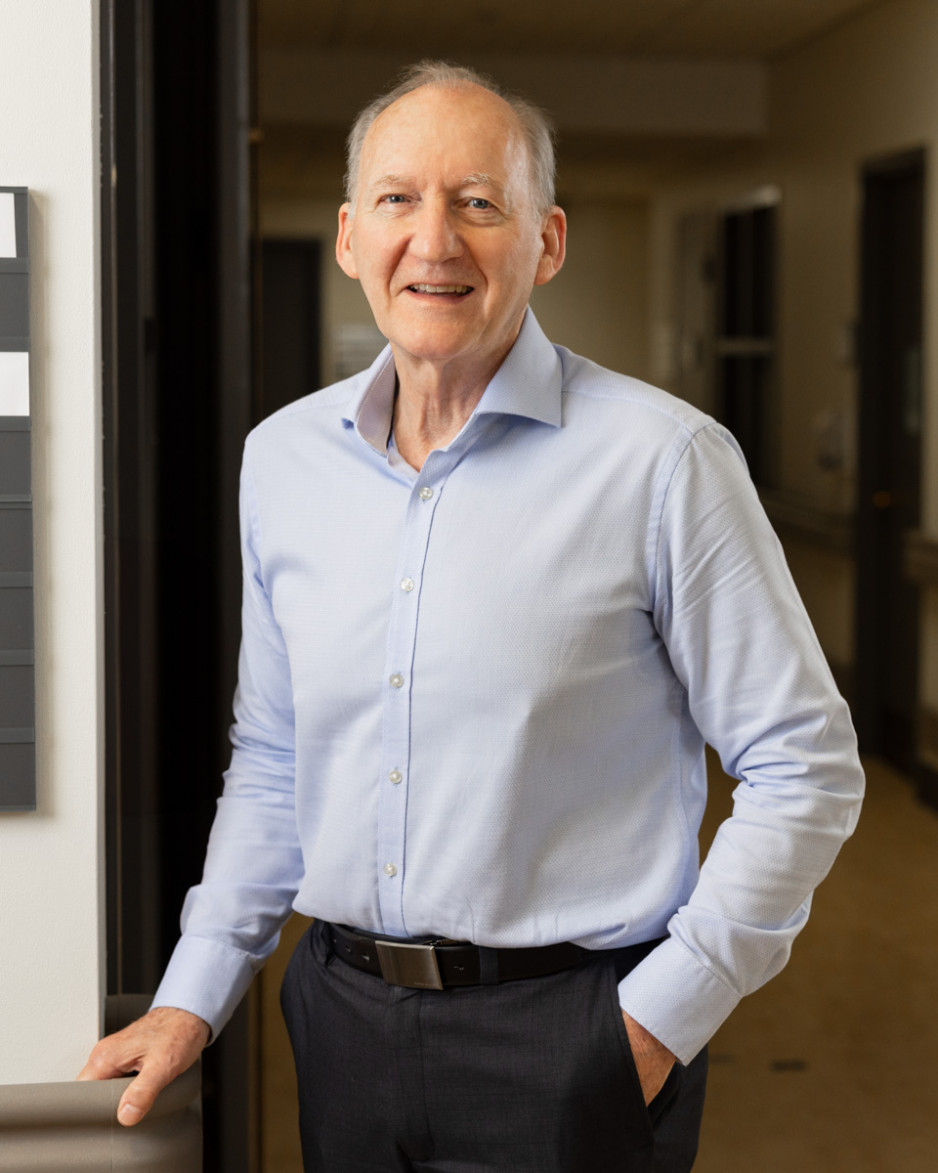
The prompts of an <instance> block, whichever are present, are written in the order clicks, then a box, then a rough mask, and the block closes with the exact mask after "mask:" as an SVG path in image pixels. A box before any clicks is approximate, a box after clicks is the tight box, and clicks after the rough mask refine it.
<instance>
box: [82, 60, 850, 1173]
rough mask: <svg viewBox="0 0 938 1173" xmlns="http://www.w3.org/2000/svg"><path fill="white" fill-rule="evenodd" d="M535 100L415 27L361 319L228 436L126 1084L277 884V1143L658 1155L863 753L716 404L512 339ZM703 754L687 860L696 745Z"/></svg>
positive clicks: (521, 1163)
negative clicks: (189, 856) (177, 867)
mask: <svg viewBox="0 0 938 1173" xmlns="http://www.w3.org/2000/svg"><path fill="white" fill-rule="evenodd" d="M553 172H554V165H553V149H552V143H551V135H550V131H549V128H548V125H547V123H546V122H545V120H544V117H543V115H542V114H541V113H540V112H539V111H537V110H536V109H535V108H533V107H531V106H530V105H529V104H527V103H526V102H524V101H522V100H520V99H515V98H506V97H505V96H504V95H502V93H501V92H500V91H499V90H498V89H497V87H494V86H493V85H492V84H491V83H489V82H488V81H486V80H485V79H482V78H480V77H479V76H477V75H476V74H474V73H471V72H469V71H467V70H463V69H460V68H456V67H452V66H448V65H444V64H440V63H434V62H426V63H422V64H421V65H419V66H416V67H414V69H412V70H411V71H409V73H408V74H407V76H406V77H405V79H404V81H403V82H402V83H401V85H400V86H398V87H397V88H396V89H395V90H393V91H391V92H390V93H389V94H387V95H385V96H384V97H382V98H380V99H378V100H376V101H375V102H374V103H372V105H371V106H369V107H368V108H367V109H366V110H365V111H364V112H363V113H362V115H361V116H360V117H359V119H358V121H357V122H356V124H355V126H354V127H353V130H352V134H351V136H350V140H349V174H348V200H347V202H346V203H345V204H344V205H343V206H342V208H341V210H340V212H339V231H338V240H337V246H336V255H337V259H338V262H339V264H340V265H341V267H342V268H343V270H344V271H345V272H346V273H347V274H348V275H349V276H350V277H353V278H355V279H357V280H359V281H360V282H361V284H362V287H363V289H364V291H365V294H366V296H367V298H368V301H369V304H370V306H371V308H372V311H373V312H374V316H375V320H376V321H377V323H378V326H379V327H380V329H381V331H382V332H383V333H384V334H385V336H386V337H387V339H388V343H389V345H388V348H387V349H386V350H385V352H384V353H383V354H382V355H380V356H379V358H378V359H377V360H376V361H375V363H374V364H373V365H372V367H371V368H370V369H369V370H367V371H364V372H362V374H360V375H358V376H356V377H355V378H352V379H349V380H346V381H344V382H342V383H338V384H336V385H334V386H332V387H329V388H326V389H325V390H323V391H320V392H318V393H317V394H315V395H312V396H309V397H308V398H306V399H303V400H300V401H298V402H297V403H295V404H293V405H291V406H290V407H288V408H286V409H284V410H283V411H281V412H279V413H277V414H276V415H275V416H273V417H271V418H270V419H269V420H267V421H266V422H265V423H263V424H262V425H261V426H260V427H259V428H257V429H256V430H255V431H254V432H253V433H252V435H251V436H250V437H249V439H248V442H247V445H246V448H245V458H244V468H243V476H242V502H241V504H242V510H241V513H242V536H243V559H244V608H243V639H242V650H241V660H240V669H239V686H238V692H237V695H236V698H235V724H234V726H233V728H232V744H233V755H232V763H231V768H230V770H229V771H228V773H227V775H226V781H225V789H224V794H223V797H222V798H221V799H220V801H219V809H218V815H217V818H216V822H215V825H214V828H213V831H212V838H211V842H210V845H209V850H208V856H207V859H206V865H205V873H204V876H203V880H202V883H201V884H200V885H199V886H198V887H197V888H194V889H193V890H192V891H191V892H190V894H189V897H188V898H187V901H186V906H185V910H184V914H183V936H182V939H181V941H180V943H179V945H178V947H177V949H176V952H175V953H174V955H173V958H172V960H171V962H170V965H169V968H168V970H167V973H166V975H165V978H164V980H163V983H162V985H161V987H160V990H159V991H158V993H157V997H156V999H155V1002H154V1008H153V1009H152V1010H151V1011H150V1012H149V1014H147V1015H146V1016H145V1017H144V1018H143V1019H141V1020H140V1021H139V1022H138V1023H136V1024H134V1025H133V1026H131V1027H129V1028H128V1029H127V1030H125V1031H123V1032H121V1033H119V1034H117V1035H115V1036H111V1037H110V1038H108V1039H105V1040H103V1041H102V1042H101V1043H99V1044H98V1046H97V1047H96V1048H95V1050H94V1052H93V1053H92V1057H91V1059H90V1060H89V1063H88V1065H87V1067H86V1068H85V1071H84V1072H83V1073H82V1074H83V1077H84V1078H108V1077H111V1076H114V1075H118V1074H121V1073H124V1072H128V1071H138V1072H139V1075H138V1076H137V1078H136V1079H135V1080H134V1081H133V1083H132V1084H131V1085H130V1087H129V1088H128V1089H127V1091H126V1093H125V1095H124V1098H123V1100H122V1103H121V1107H120V1109H119V1118H120V1119H121V1120H122V1122H123V1123H126V1124H132V1123H135V1122H136V1121H137V1120H139V1119H140V1118H141V1116H142V1115H143V1114H145V1112H146V1111H148V1110H149V1107H150V1106H151V1105H152V1102H153V1099H154V1097H155V1096H156V1094H157V1092H158V1091H159V1089H160V1088H161V1087H163V1086H165V1084H166V1083H167V1082H168V1080H169V1079H171V1078H173V1076H174V1075H175V1074H177V1073H178V1072H180V1071H181V1070H183V1069H184V1068H185V1067H186V1066H188V1065H189V1064H190V1063H191V1062H193V1061H194V1059H195V1058H196V1056H197V1055H198V1053H199V1051H200V1050H201V1049H202V1047H203V1046H204V1045H205V1044H206V1043H207V1041H208V1039H209V1038H210V1036H211V1034H213V1033H216V1034H217V1032H218V1031H219V1030H221V1028H222V1027H223V1025H224V1023H225V1022H226V1021H227V1019H228V1017H229V1016H230V1014H231V1012H232V1010H233V1009H234V1007H235V1005H236V1004H237V1002H238V1000H239V999H240V998H241V997H242V995H243V994H244V992H245V990H246V989H247V987H248V985H249V984H250V981H251V979H252V977H253V974H254V973H255V972H256V970H257V969H258V968H259V967H260V966H261V965H262V964H263V961H264V959H265V958H266V957H267V956H268V955H269V953H270V951H271V950H272V949H273V948H274V946H275V944H276V940H277V934H278V931H279V928H280V926H281V925H282V923H283V922H284V920H285V919H286V918H287V917H288V916H289V914H290V911H291V908H296V909H298V910H299V911H301V912H303V913H306V914H307V915H310V916H312V917H314V918H316V919H315V923H314V925H313V927H312V929H311V930H310V932H309V933H308V934H307V936H306V937H305V938H304V939H303V941H302V942H301V944H300V946H299V948H298V949H297V951H296V953H295V955H294V957H293V959H292V961H291V963H290V967H289V969H288V972H287V976H286V980H285V983H284V989H283V1006H284V1013H285V1016H286V1019H287V1024H288V1027H289V1030H290V1035H291V1039H292V1042H293V1048H294V1053H295V1057H296V1063H297V1072H298V1081H299V1090H300V1123H301V1131H302V1138H303V1151H304V1161H305V1167H306V1169H307V1170H318V1171H327V1173H352V1171H357V1173H371V1171H373V1173H392V1171H393V1173H400V1171H405V1170H415V1171H416V1170H419V1171H425V1173H431V1171H436V1173H482V1171H483V1170H487V1171H488V1170H498V1171H500V1173H619V1171H621V1173H626V1171H632V1170H635V1171H638V1170H658V1171H664V1173H683V1171H686V1170H689V1169H690V1168H691V1166H692V1164H693V1161H694V1155H695V1152H696V1145H697V1135H698V1131H699V1124H700V1114H701V1110H702V1106H703V1095H704V1083H705V1073H706V1043H707V1040H708V1039H709V1038H710V1036H711V1035H712V1034H713V1032H714V1031H715V1030H716V1029H717V1027H718V1026H719V1025H720V1023H721V1022H722V1021H723V1020H724V1019H725V1017H726V1016H727V1015H728V1014H729V1013H730V1012H731V1011H732V1009H733V1008H734V1006H735V1005H736V1004H737V1002H738V1001H739V999H740V998H741V997H742V996H743V995H744V994H746V993H748V992H750V991H751V990H754V989H755V988H756V987H758V986H759V985H761V984H762V983H763V982H765V981H766V980H767V979H768V978H770V977H771V976H772V975H773V974H774V973H776V972H778V970H779V969H781V967H782V966H783V965H784V963H785V961H786V960H787V957H788V952H789V948H790V946H791V942H792V940H793V939H794V937H795V936H796V935H797V933H798V931H799V930H800V929H801V927H802V926H803V924H804V922H805V920H806V918H807V914H808V909H809V905H810V899H811V893H812V891H813V889H814V888H815V887H816V885H817V884H818V883H819V882H820V880H821V879H823V877H824V875H825V874H826V872H827V870H828V868H829V867H830V865H831V863H832V862H833V859H834V857H835V855H836V853H837V851H838V849H839V847H840V845H841V843H842V842H843V840H844V839H845V838H846V837H847V836H848V835H849V834H850V833H851V831H852V829H853V826H854V824H855V821H856V817H857V811H858V807H859V801H860V796H861V793H862V788H863V778H862V773H861V770H860V767H859V764H858V761H857V756H856V744H855V739H854V735H853V731H852V728H851V724H850V720H849V716H848V713H847V709H846V706H845V705H844V703H843V701H842V700H841V699H840V697H839V696H838V694H837V692H836V690H835V688H834V685H833V682H832V680H831V677H830V674H829V672H828V670H827V667H826V664H825V662H824V658H823V655H822V654H821V651H820V649H819V647H818V644H817V641H816V639H815V637H814V634H813V632H812V630H811V627H810V624H809V622H808V620H807V617H806V616H805V613H804V610H803V608H802V606H801V604H800V602H799V600H798V597H797V594H796V592H795V590H794V587H793V585H792V582H791V579H790V577H789V574H788V571H787V569H786V567H785V563H784V559H783V557H782V555H781V552H780V548H779V545H778V543H777V541H776V540H775V537H774V535H773V534H772V532H771V529H770V527H769V525H768V522H767V521H766V519H765V516H764V514H763V513H762V510H761V508H760V506H759V503H758V500H757V497H756V494H755V492H754V489H753V487H752V484H751V482H750V481H749V479H748V476H747V474H746V470H745V467H744V463H743V461H742V458H741V456H740V454H739V450H738V448H737V446H736V444H735V442H734V441H733V439H732V438H731V437H730V436H729V435H728V434H727V433H726V432H725V431H724V430H723V429H722V428H721V427H719V426H718V425H717V424H715V423H714V421H713V420H711V419H709V418H707V417H706V416H703V415H702V414H701V413H699V412H698V411H696V410H695V409H693V408H691V407H689V406H687V405H686V404H683V403H681V402H680V401H678V400H676V399H674V398H672V397H671V396H669V395H667V394H665V393H664V392H661V391H658V390H655V389H654V388H651V387H648V386H647V385H645V384H642V383H639V382H637V381H635V380H632V379H629V378H626V377H625V376H622V375H617V374H614V373H612V372H610V371H607V370H603V369H602V368H600V367H597V366H595V365H594V364H592V363H590V362H588V361H587V360H586V359H583V358H580V357H578V356H576V355H574V354H572V353H570V352H569V351H568V350H566V349H564V348H563V347H561V346H555V345H552V344H551V343H550V342H549V341H548V340H547V339H546V338H545V336H544V335H543V333H542V332H541V330H540V328H539V327H538V324H537V322H536V320H535V318H534V316H533V315H532V313H531V311H530V310H529V309H528V299H529V297H530V294H531V290H532V288H533V287H534V286H535V285H539V284H544V283H545V282H547V281H550V280H551V279H552V278H553V277H554V276H555V275H556V274H557V272H558V270H559V269H560V267H561V265H562V262H563V257H564V248H565V240H566V221H565V218H564V214H563V212H562V211H561V210H560V209H559V208H558V207H556V206H555V204H554V195H553ZM705 741H709V742H710V743H711V744H712V745H713V746H714V747H715V748H716V749H717V750H718V751H719V753H720V754H721V757H722V760H723V764H724V767H725V768H726V770H727V771H728V772H730V773H731V774H733V775H735V776H736V777H737V778H738V779H739V786H738V788H737V790H736V792H735V808H734V814H733V817H732V818H731V819H729V820H728V821H727V823H726V824H724V826H723V827H722V828H721V830H720V832H719V834H718V836H717V838H716V841H715V843H714V845H713V848H712V849H711V851H710V854H709V856H708V858H707V860H706V861H705V863H704V865H703V867H700V866H699V864H698V858H697V830H698V827H699V825H700V820H701V817H702V814H703V810H704V806H705V803H706V794H707V779H706V770H705V763H704V743H705Z"/></svg>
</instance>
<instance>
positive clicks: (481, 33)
mask: <svg viewBox="0 0 938 1173" xmlns="http://www.w3.org/2000/svg"><path fill="white" fill-rule="evenodd" d="M894 2H895V0H511V2H510V3H506V2H505V0H499V2H495V0H478V3H477V6H475V7H471V8H469V9H466V8H462V7H460V6H458V5H457V6H453V5H447V4H442V3H440V2H439V0H433V2H431V0H394V3H393V4H387V3H384V2H379V0H257V10H258V11H257V19H258V37H257V47H258V61H259V68H258V78H259V81H258V85H259V106H260V132H261V133H260V139H261V148H260V153H259V162H260V167H259V178H260V191H261V196H262V199H264V198H267V197H274V198H275V197H288V198H289V197H301V198H307V197H315V196H324V197H326V198H329V199H333V198H337V197H338V196H339V193H340V181H341V175H342V171H343V169H344V168H343V162H342V149H343V143H344V138H345V134H346V131H347V127H348V125H349V123H350V122H351V119H352V118H353V117H354V114H355V112H356V111H357V110H359V109H360V108H361V107H362V106H363V105H364V104H365V102H367V101H369V100H370V99H371V98H372V97H373V96H374V93H375V92H376V88H380V86H381V84H383V83H385V82H390V81H391V80H392V79H393V78H394V76H395V75H396V74H397V72H398V71H399V70H400V68H401V67H402V66H403V65H405V64H406V63H407V62H409V61H415V60H418V59H419V58H420V57H425V56H430V57H440V58H444V59H447V60H452V61H457V62H460V63H462V64H466V65H471V66H476V67H478V68H481V69H482V70H483V72H488V73H491V74H492V75H493V76H495V77H497V78H499V80H500V81H502V83H503V84H505V85H507V86H508V88H509V89H515V90H518V91H519V92H522V93H525V94H528V95H529V96H530V97H531V98H533V99H534V100H535V101H536V102H539V103H540V104H541V105H543V106H544V107H545V108H546V109H548V110H550V111H551V113H552V114H553V116H554V119H555V121H556V123H557V127H558V131H559V133H560V164H561V166H560V188H561V192H562V194H563V196H564V198H568V196H569V195H570V193H571V191H573V190H574V188H575V187H576V185H581V186H584V187H585V188H588V189H589V190H590V191H591V192H596V193H599V192H601V191H605V190H609V191H616V192H620V193H633V194H636V195H641V193H643V192H645V191H647V190H649V187H650V185H653V184H654V183H656V182H658V181H660V180H661V179H662V178H663V177H664V178H666V177H667V175H668V174H669V172H671V171H673V170H675V169H678V168H680V167H684V166H687V165H693V164H694V162H695V161H696V160H699V159H701V158H703V159H712V158H713V156H714V153H715V152H717V151H727V150H732V149H733V143H734V142H736V143H742V144H745V143H746V142H747V141H748V142H751V141H753V135H754V133H758V132H753V131H751V130H750V131H745V130H739V129H737V130H736V131H735V132H732V131H731V130H730V129H728V128H726V127H724V129H723V130H722V131H721V132H720V133H713V132H708V131H702V130H701V129H700V127H699V125H697V123H698V122H699V119H698V118H697V114H698V113H699V112H700V111H701V110H704V109H705V108H706V107H707V105H708V101H709V100H710V99H711V98H714V95H716V98H719V95H720V93H722V94H723V98H722V102H723V117H724V120H725V119H726V116H727V103H729V107H730V108H731V109H730V110H729V113H730V115H732V116H733V117H735V116H736V115H739V116H740V117H742V116H744V115H745V116H747V117H748V116H749V114H750V113H751V112H752V111H753V110H754V108H755V106H758V104H759V103H758V101H756V100H750V99H748V98H747V97H746V96H745V93H746V90H745V87H744V89H743V91H742V93H743V96H740V91H739V90H738V87H737V88H735V89H734V87H733V85H731V84H729V79H731V78H732V77H734V76H735V77H737V80H738V77H739V75H740V72H742V74H746V71H747V70H748V71H750V72H752V71H753V70H754V71H757V72H759V75H760V76H763V74H762V71H763V70H764V68H765V65H764V63H767V62H771V61H773V60H776V59H778V58H780V57H784V56H785V55H786V54H789V53H793V52H795V51H797V50H798V49H800V48H802V47H803V46H805V45H807V44H809V43H810V42H811V41H813V40H816V39H818V38H820V37H823V36H824V35H825V34H826V33H829V32H831V31H832V30H833V29H835V28H836V27H837V26H839V25H842V24H844V23H846V22H848V21H850V20H851V19H853V18H855V17H858V16H859V15H860V14H861V13H862V12H865V11H867V10H869V9H871V8H876V7H880V6H882V5H884V4H888V3H894ZM700 70H704V71H707V70H710V71H711V72H714V71H716V72H717V73H719V74H720V77H719V78H716V77H714V78H711V83H710V85H709V89H706V90H705V91H701V90H700V89H699V86H698V88H697V89H696V90H695V88H694V87H695V85H697V84H698V83H696V82H694V81H693V76H694V75H695V71H698V72H699V71H700ZM675 75H678V81H679V82H680V81H681V79H682V78H683V81H684V82H688V78H690V83H689V84H690V88H689V90H686V92H685V96H684V99H683V102H684V105H683V110H682V113H683V118H684V124H681V125H677V126H672V127H670V128H667V129H662V128H661V126H660V125H658V124H657V122H660V118H659V117H658V116H659V115H660V113H661V111H662V110H663V109H665V108H666V107H667V105H668V101H669V100H674V94H675V93H677V92H681V87H680V85H679V86H678V87H677V88H675V87H674V86H673V85H672V82H673V79H674V77H675ZM376 79H377V80H376ZM664 87H666V88H664ZM755 88H756V89H758V86H756V87H755ZM749 92H753V87H752V86H750V87H749ZM610 94H615V98H614V100H611V99H610ZM708 95H709V96H708ZM734 103H735V104H734ZM590 105H591V106H592V107H599V108H600V109H601V110H602V111H603V112H604V113H605V114H606V115H608V116H611V117H616V118H619V119H620V120H623V125H619V126H604V125H595V126H587V125H585V123H584V120H583V117H582V115H583V110H584V108H585V107H587V106H590ZM574 107H576V108H577V111H576V113H577V116H578V117H579V122H578V123H577V122H576V119H575V118H573V113H572V111H573V108H574ZM642 111H644V114H645V115H646V120H647V125H644V126H642V125H640V126H638V127H637V128H636V127H635V126H631V127H629V126H626V125H624V121H625V120H627V118H628V117H630V116H631V115H633V114H636V112H638V113H639V114H640V113H641V112H642ZM733 117H730V119H729V121H730V122H732V120H733ZM753 117H756V115H754V114H753ZM571 119H573V121H571ZM656 119H657V122H656ZM587 121H588V120H587ZM639 122H641V119H640V118H639ZM678 122H679V123H680V119H678Z"/></svg>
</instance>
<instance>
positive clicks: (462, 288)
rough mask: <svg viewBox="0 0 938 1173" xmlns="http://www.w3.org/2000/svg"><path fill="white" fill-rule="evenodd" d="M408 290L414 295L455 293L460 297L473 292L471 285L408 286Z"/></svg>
mask: <svg viewBox="0 0 938 1173" xmlns="http://www.w3.org/2000/svg"><path fill="white" fill-rule="evenodd" d="M407 288H408V289H409V290H411V291H412V292H413V293H436V294H440V293H449V294H454V293H455V294H457V295H459V296H460V297H464V296H465V295H466V294H467V293H471V292H472V286H471V285H408V286H407Z"/></svg>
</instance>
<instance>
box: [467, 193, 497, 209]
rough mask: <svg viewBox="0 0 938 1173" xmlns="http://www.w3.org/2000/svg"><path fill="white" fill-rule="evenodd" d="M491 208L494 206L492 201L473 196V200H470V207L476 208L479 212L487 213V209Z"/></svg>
mask: <svg viewBox="0 0 938 1173" xmlns="http://www.w3.org/2000/svg"><path fill="white" fill-rule="evenodd" d="M491 206H492V205H491V203H490V201H489V200H486V199H483V197H482V196H473V197H472V199H470V201H469V207H470V208H476V209H477V210H479V211H485V210H486V209H487V208H490V207H491Z"/></svg>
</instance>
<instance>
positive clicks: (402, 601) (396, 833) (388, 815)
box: [376, 454, 444, 936]
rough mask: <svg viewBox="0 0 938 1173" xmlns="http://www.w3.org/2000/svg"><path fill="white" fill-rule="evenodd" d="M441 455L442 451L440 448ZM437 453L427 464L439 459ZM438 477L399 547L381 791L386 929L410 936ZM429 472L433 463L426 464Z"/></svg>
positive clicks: (416, 488) (418, 487)
mask: <svg viewBox="0 0 938 1173" xmlns="http://www.w3.org/2000/svg"><path fill="white" fill-rule="evenodd" d="M435 455H440V454H435ZM433 462H434V461H433V458H431V459H430V460H428V462H427V464H430V463H433ZM435 463H436V464H437V469H436V471H435V474H434V477H433V483H432V484H430V483H423V484H421V483H420V479H418V481H417V482H416V483H415V484H414V485H413V487H412V489H411V496H410V500H409V502H408V506H407V513H406V516H405V519H404V525H403V527H402V530H401V541H400V547H399V552H398V565H397V573H396V575H395V579H394V586H393V588H392V592H391V598H390V617H389V623H388V645H387V659H386V661H385V665H386V670H385V681H386V685H385V691H384V714H383V728H382V746H381V784H380V788H379V792H378V842H377V859H376V869H377V871H378V877H379V883H378V902H379V906H380V911H381V920H382V924H383V927H384V931H385V932H387V933H391V934H393V935H398V936H406V935H407V928H406V925H405V923H404V912H403V891H404V878H405V874H406V842H405V840H406V825H407V799H408V783H409V763H410V726H411V698H412V689H413V678H412V676H413V662H414V650H415V647H416V641H417V628H418V619H419V603H420V593H421V590H422V589H423V583H422V578H423V567H424V562H425V560H426V556H427V550H428V547H429V543H430V533H431V529H432V524H433V517H434V514H435V511H436V508H437V506H438V504H439V502H440V497H441V494H440V488H441V486H442V483H443V479H444V477H442V476H441V475H440V472H441V470H440V468H439V465H440V463H441V462H440V461H439V460H436V461H435ZM424 470H425V474H426V471H427V465H425V466H424Z"/></svg>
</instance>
